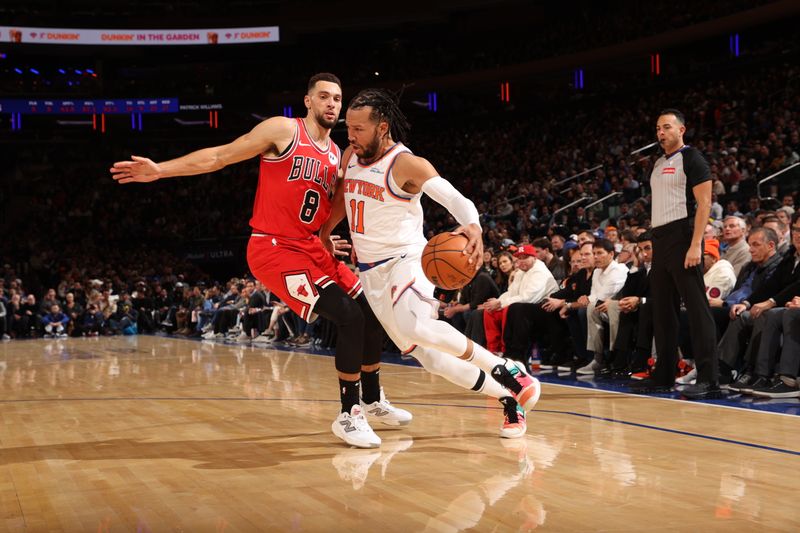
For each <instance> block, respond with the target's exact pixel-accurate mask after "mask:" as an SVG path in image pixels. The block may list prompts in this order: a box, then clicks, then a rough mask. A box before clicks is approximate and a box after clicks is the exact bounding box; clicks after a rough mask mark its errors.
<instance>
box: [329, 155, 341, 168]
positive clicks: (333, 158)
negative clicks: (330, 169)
mask: <svg viewBox="0 0 800 533" xmlns="http://www.w3.org/2000/svg"><path fill="white" fill-rule="evenodd" d="M328 161H330V162H331V165H336V164H338V163H339V158H338V157H336V154H334V153H333V152H328Z"/></svg>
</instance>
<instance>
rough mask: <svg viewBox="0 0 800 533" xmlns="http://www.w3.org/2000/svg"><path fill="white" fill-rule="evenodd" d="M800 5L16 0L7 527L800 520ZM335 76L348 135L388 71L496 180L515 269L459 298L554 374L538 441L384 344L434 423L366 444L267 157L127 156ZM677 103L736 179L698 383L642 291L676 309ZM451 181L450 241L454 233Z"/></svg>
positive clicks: (488, 194)
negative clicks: (672, 354)
mask: <svg viewBox="0 0 800 533" xmlns="http://www.w3.org/2000/svg"><path fill="white" fill-rule="evenodd" d="M799 23H800V2H797V1H796V0H753V1H744V0H727V1H724V2H723V1H719V0H710V1H707V2H689V1H687V0H675V1H673V2H635V1H628V0H622V1H616V2H591V1H588V0H581V1H565V2H545V1H541V0H531V1H523V0H518V1H491V0H442V1H440V2H417V1H413V0H412V1H409V2H405V3H362V2H341V1H329V2H321V1H316V0H315V1H288V0H264V1H261V0H228V1H221V0H220V1H200V0H198V1H189V0H185V1H184V0H178V1H174V2H167V1H162V0H128V1H125V2H121V1H118V0H113V1H108V2H89V1H83V0H77V1H69V2H66V3H59V2H55V1H53V0H42V1H40V0H28V1H25V2H21V1H15V0H11V1H5V2H2V3H1V4H0V162H1V164H0V206H1V207H0V334H1V335H2V344H0V421H1V422H2V424H0V531H69V532H71V531H98V532H106V531H109V532H110V531H216V532H222V531H225V532H232V531H377V530H379V529H382V530H385V531H403V532H406V531H438V532H456V531H481V532H483V531H486V532H501V531H503V532H504V531H514V532H516V531H531V530H534V529H537V530H542V531H664V532H666V531H670V532H672V531H744V530H747V529H752V530H757V531H797V530H799V529H800V510H798V506H797V491H798V490H800V481H798V478H797V476H796V475H795V474H794V472H796V471H797V468H798V466H799V465H800V463H798V461H800V444H798V440H797V435H798V434H800V418H798V416H800V382H798V374H800V310H798V309H800V266H798V265H799V263H800V215H798V214H797V212H796V210H798V209H800V198H798V189H799V188H800V24H799ZM318 72H331V73H334V74H336V76H338V77H339V78H340V79H341V82H342V86H341V89H342V93H343V98H342V103H343V106H342V112H341V114H340V115H339V117H338V122H337V123H336V125H335V126H334V127H333V129H332V130H331V139H332V141H333V142H335V143H336V144H337V145H338V146H339V148H341V150H342V151H344V149H345V148H347V146H348V144H349V140H348V130H347V126H346V124H345V114H346V109H347V104H348V102H349V101H350V99H351V98H352V97H353V96H355V95H356V94H357V93H358V92H359V91H361V90H362V89H365V88H371V87H377V88H382V89H386V90H388V91H389V92H390V93H391V94H392V95H393V97H394V98H395V99H396V101H397V102H398V104H399V107H400V109H401V110H402V111H403V113H405V115H406V117H407V118H408V121H409V122H410V123H411V129H410V133H409V139H408V142H407V143H406V144H407V146H408V147H409V148H410V149H411V150H412V151H413V152H414V153H415V154H417V155H419V156H421V157H424V158H426V159H427V160H429V161H430V162H431V163H432V164H433V165H434V166H435V168H436V170H437V171H438V173H439V174H440V175H441V176H442V177H444V178H446V179H447V180H449V181H450V182H451V183H452V184H453V185H454V186H455V187H456V189H458V190H459V191H460V192H461V193H462V194H463V195H464V196H465V197H466V198H468V199H469V200H471V201H472V202H473V203H474V204H475V206H476V208H477V210H478V212H479V214H480V221H481V227H482V230H483V246H484V250H485V253H484V261H485V263H484V266H483V268H482V269H481V271H480V273H479V274H478V276H477V277H476V278H475V279H474V281H473V282H472V283H470V284H469V285H467V286H466V287H465V288H464V289H462V290H456V291H444V290H437V291H436V293H435V297H436V298H438V300H439V302H440V307H439V320H442V321H445V322H448V323H449V324H451V325H452V326H453V328H455V329H454V330H453V331H454V333H453V334H454V335H455V334H457V333H456V332H455V330H458V331H459V332H461V333H463V334H465V335H466V336H467V337H468V338H469V339H470V340H471V341H472V342H475V343H477V344H480V345H484V346H486V347H487V348H488V349H489V350H490V351H491V352H495V353H496V354H499V355H501V356H505V357H506V358H509V359H513V360H516V361H518V362H519V364H520V365H521V367H524V368H525V369H526V370H527V371H529V372H530V373H531V374H532V375H534V376H536V377H537V378H538V379H539V381H540V382H541V384H542V387H541V398H540V400H539V403H538V404H537V406H536V408H535V409H534V410H533V411H530V412H529V413H528V414H527V430H526V433H524V434H523V435H522V437H521V438H500V437H498V428H499V427H500V426H501V425H503V424H506V425H507V424H509V420H508V418H507V417H508V413H507V412H506V414H505V416H506V418H505V420H504V419H503V417H504V410H503V406H502V405H500V404H498V403H497V401H496V400H495V399H494V398H489V397H487V396H484V395H481V394H479V393H476V392H473V391H470V390H468V388H467V390H465V389H463V388H460V387H457V386H456V385H453V384H452V383H451V382H450V381H448V380H446V379H443V378H442V377H441V375H437V374H436V372H434V373H429V372H427V371H426V370H424V369H422V368H421V367H420V365H419V363H418V362H417V361H416V360H415V359H414V358H413V357H412V356H411V355H407V354H403V353H401V351H400V350H399V349H398V348H397V346H395V344H393V343H392V342H391V340H390V339H389V338H388V337H387V338H386V339H385V341H384V344H383V359H382V361H383V367H382V370H381V376H382V381H381V383H382V384H383V386H384V389H385V393H386V396H387V397H388V398H389V399H390V400H391V402H392V404H393V405H396V406H398V407H402V408H403V409H406V410H408V411H410V412H412V413H413V415H414V419H413V423H412V424H411V425H409V426H401V427H391V426H383V425H381V424H379V423H378V422H374V423H373V428H374V429H375V430H376V433H377V434H378V435H380V436H381V439H382V441H383V442H382V445H381V446H380V447H379V448H373V449H359V448H350V447H348V446H347V445H346V444H345V443H343V442H342V441H340V440H338V439H336V438H334V437H333V436H332V435H331V431H330V429H329V428H330V426H329V424H330V422H331V420H332V419H333V418H334V417H335V416H336V413H337V409H338V402H339V399H338V398H337V396H336V394H335V390H336V378H335V373H336V372H335V368H334V352H335V348H336V346H337V343H339V344H340V345H341V343H340V342H339V341H340V338H339V337H340V336H339V335H338V333H337V326H336V324H334V323H333V322H331V321H329V320H326V319H324V318H320V319H318V320H317V321H315V322H312V323H310V324H309V323H307V322H306V321H304V320H303V319H302V318H301V317H300V316H298V315H297V314H296V313H295V312H294V311H292V310H291V309H289V308H288V307H287V306H286V305H285V304H284V302H281V301H280V300H279V299H278V298H277V297H276V296H275V295H273V294H272V293H271V291H270V290H269V287H267V288H265V287H264V286H263V285H262V284H261V283H260V282H259V281H258V280H257V279H255V277H254V276H253V274H252V273H251V272H250V270H249V267H248V262H247V246H248V240H249V239H250V235H251V232H252V229H251V227H250V225H249V221H250V217H251V215H252V211H253V202H254V198H255V197H256V187H257V185H258V182H259V159H260V157H255V158H253V159H250V160H245V161H242V162H240V163H237V164H234V165H230V166H227V167H225V168H223V169H221V170H218V171H216V172H212V173H202V174H198V175H194V176H183V177H175V178H170V179H162V180H158V181H156V182H153V183H147V184H143V183H132V184H125V185H122V184H119V183H117V182H116V181H115V180H114V179H113V177H112V174H111V172H110V168H111V167H112V165H113V164H114V163H115V162H119V161H128V160H130V158H131V156H143V157H147V158H150V159H152V160H153V161H155V162H163V161H166V160H170V159H174V158H177V157H180V156H182V155H185V154H187V153H189V152H192V151H195V150H199V149H202V148H206V147H211V146H218V145H224V144H227V143H230V142H231V141H233V140H234V139H236V138H237V137H239V136H241V135H243V134H245V133H247V132H248V131H250V130H251V129H252V128H254V127H256V126H257V125H258V124H259V123H261V122H262V121H264V120H265V119H267V118H269V117H273V116H284V117H291V118H298V117H305V116H306V109H305V105H304V96H305V95H306V93H307V91H306V89H307V86H308V80H309V78H310V77H311V76H312V75H313V74H315V73H318ZM665 109H677V110H680V111H681V112H682V113H683V115H684V116H685V128H686V130H685V134H684V137H683V140H684V142H685V143H686V144H687V145H690V146H692V147H694V148H696V149H697V150H698V151H699V153H701V154H702V156H703V159H704V160H705V161H706V162H707V167H708V168H707V173H706V174H707V176H706V177H709V178H710V180H711V183H712V185H711V189H712V197H711V209H710V215H709V218H708V221H707V222H708V223H707V225H706V227H705V232H704V234H703V241H704V242H703V256H702V259H701V263H700V268H701V269H702V271H703V276H704V282H705V288H706V294H707V298H708V300H709V305H710V311H711V315H712V317H713V319H714V326H715V327H714V332H713V335H714V336H715V340H716V346H717V347H716V353H714V354H710V353H703V354H699V353H693V351H694V343H693V342H692V337H693V335H694V334H695V333H696V332H695V330H696V325H695V324H692V323H691V322H692V321H691V320H689V319H688V318H687V317H688V316H689V315H690V314H691V313H688V312H687V310H686V302H683V309H682V311H681V315H680V316H681V319H680V321H679V322H680V323H679V324H676V327H675V328H674V330H675V331H674V335H673V337H674V336H677V343H678V346H679V359H678V364H677V365H676V367H675V369H674V372H675V383H674V384H673V383H672V382H671V378H670V383H669V385H668V386H665V385H664V384H663V383H661V384H655V382H654V381H653V379H654V377H653V376H655V375H656V374H655V365H656V361H657V359H658V356H659V354H658V353H657V352H658V350H657V348H656V346H655V344H654V342H653V320H652V318H650V319H647V317H648V316H651V313H652V311H646V310H647V309H650V308H649V307H646V303H647V302H648V301H649V302H650V305H651V306H659V305H661V306H669V305H671V303H670V302H663V301H658V300H657V299H656V300H655V301H654V300H653V298H652V297H651V293H650V292H649V291H650V290H651V288H650V287H647V284H646V283H645V285H641V284H640V285H636V283H634V282H633V281H631V283H627V284H625V285H624V286H623V284H624V283H625V281H626V279H628V280H633V278H634V277H635V274H636V273H637V272H638V273H639V274H641V276H640V277H641V279H642V280H645V279H646V278H647V276H648V275H649V272H650V265H651V263H650V262H651V258H652V253H650V251H649V250H651V249H652V248H651V244H652V243H651V241H652V240H653V237H652V235H654V234H653V233H651V230H652V229H654V228H652V227H651V226H652V223H651V221H652V218H653V217H652V213H653V209H654V203H655V202H653V186H652V183H651V174H653V169H654V168H660V167H654V165H656V162H657V160H658V159H659V158H660V157H662V156H663V155H664V150H662V149H661V146H659V142H658V141H659V138H658V137H657V133H656V125H657V122H658V121H659V117H660V115H661V111H662V110H665ZM668 116H672V115H669V114H668ZM679 147H680V145H679ZM672 155H673V154H667V156H669V157H667V158H666V159H670V158H671V157H672ZM662 160H663V159H662ZM665 170H670V169H665ZM671 171H672V172H674V171H675V170H674V168H673V169H671ZM687 187H688V186H687ZM686 190H687V191H688V190H689V188H687V189H686ZM692 203H693V202H692ZM422 205H423V207H424V212H425V221H424V232H425V237H426V238H431V237H433V236H434V235H436V234H438V233H441V232H444V231H450V230H453V229H454V228H456V227H457V226H458V222H456V219H455V218H454V217H453V215H451V214H450V213H449V212H448V211H447V210H446V209H445V208H444V207H442V206H440V205H439V204H437V203H436V202H434V201H432V200H431V199H430V198H428V197H427V196H425V197H423V199H422ZM655 229H656V230H657V229H658V228H655ZM337 233H339V234H340V235H342V236H343V237H346V238H348V239H349V225H348V223H347V220H345V221H343V222H342V223H341V224H340V225H339V226H338V227H337ZM655 235H656V237H657V235H658V232H657V231H656V232H655ZM586 242H590V243H591V242H594V245H592V246H584V244H585V243H586ZM655 242H656V244H657V243H658V240H656V241H655ZM606 246H607V248H604V247H606ZM654 253H655V254H656V258H657V259H658V257H659V256H658V253H659V249H658V246H656V247H655V250H654ZM609 254H610V256H609ZM530 255H534V256H535V257H536V261H537V262H543V263H544V265H545V266H546V267H547V268H546V269H542V270H541V271H539V270H536V269H531V270H530V271H528V270H527V268H526V267H525V266H523V265H521V264H520V263H521V262H523V261H525V260H526V257H529V256H530ZM662 257H663V256H662ZM681 257H682V256H681ZM342 259H343V260H344V261H345V263H346V264H347V265H348V266H349V267H350V268H351V269H354V270H355V269H356V264H354V263H353V262H352V259H351V258H350V257H344V256H343V257H342ZM607 261H611V262H612V263H613V265H612V266H611V270H613V269H614V268H616V267H619V268H621V269H624V270H623V274H622V276H621V278H619V279H618V280H617V284H616V285H615V286H614V287H613V289H612V288H610V287H611V285H613V282H612V280H610V277H611V276H612V275H611V274H610V272H611V270H607V267H606V265H608V264H609V263H608V262H607ZM362 267H363V265H362ZM534 270H536V272H540V274H537V275H545V274H541V272H545V273H546V272H548V271H549V272H550V274H547V276H548V279H549V277H550V276H552V278H553V280H554V284H555V285H558V290H556V291H548V292H547V294H537V295H536V296H535V297H534V296H532V294H533V293H532V292H531V291H528V292H526V290H527V289H524V288H521V287H523V286H524V285H526V284H527V283H531V284H534V283H535V281H530V280H533V277H532V276H533V274H534ZM626 276H627V277H626ZM520 280H524V281H520ZM389 290H390V287H387V291H389ZM392 290H393V288H392ZM498 295H500V296H499V301H504V302H506V303H504V304H503V307H504V308H506V309H507V311H503V312H500V311H490V310H489V309H484V304H485V303H486V302H487V301H489V302H492V301H493V299H494V298H498ZM509 297H511V298H513V299H512V301H513V302H514V303H513V304H509V303H508V299H507V298H509ZM504 298H505V300H504ZM626 298H628V299H631V298H632V299H633V301H635V305H634V310H633V311H632V312H630V313H629V312H626V311H623V312H622V314H620V313H616V314H614V313H611V312H606V313H604V312H603V311H604V310H605V309H604V308H603V309H601V310H599V311H597V310H596V309H597V308H598V307H600V306H601V305H607V304H608V302H613V304H614V305H613V306H612V307H614V306H616V307H615V308H616V309H621V308H623V307H624V304H623V303H621V302H624V301H626V300H625V299H626ZM604 301H605V302H604ZM618 302H619V303H618ZM703 303H704V302H703ZM55 306H58V307H55ZM526 306H527V307H526ZM689 311H691V310H689ZM648 313H650V314H648ZM501 315H502V316H501ZM692 316H694V315H692ZM620 317H622V318H620ZM379 318H380V317H379ZM617 324H619V327H617ZM656 327H661V325H660V324H656ZM593 343H594V344H593ZM441 355H442V357H452V356H451V355H447V354H443V353H442V354H441ZM712 359H713V360H716V361H718V366H719V372H718V374H719V376H718V382H719V387H720V390H719V391H718V390H716V388H715V387H716V384H712V385H713V390H712V392H713V394H706V393H707V392H708V391H704V392H702V394H701V395H700V400H699V401H695V400H696V399H697V396H696V395H694V392H693V391H695V390H696V387H697V385H698V384H697V380H698V369H696V367H697V368H702V365H703V364H709V363H708V362H709V361H711V360H712ZM696 361H705V363H701V364H700V366H699V367H698V365H696ZM662 364H663V363H662ZM667 372H668V373H669V372H671V369H668V371H667ZM661 375H663V372H662V373H661ZM702 376H703V373H702V372H700V377H701V378H702ZM487 379H489V378H487ZM701 381H702V379H701ZM637 382H644V383H645V384H646V385H647V384H653V386H652V387H650V386H644V387H643V386H641V384H640V385H637ZM637 387H638V390H637ZM687 387H689V388H688V389H687ZM692 387H695V388H692ZM478 388H479V387H477V386H476V390H478ZM684 391H685V392H687V394H683V392H684ZM642 393H644V394H642ZM387 405H388V403H387ZM523 424H524V422H523ZM386 428H388V429H386Z"/></svg>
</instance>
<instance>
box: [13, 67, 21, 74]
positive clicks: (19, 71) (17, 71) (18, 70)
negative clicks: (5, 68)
mask: <svg viewBox="0 0 800 533" xmlns="http://www.w3.org/2000/svg"><path fill="white" fill-rule="evenodd" d="M14 72H16V73H17V74H22V70H20V69H18V68H16V67H15V68H14Z"/></svg>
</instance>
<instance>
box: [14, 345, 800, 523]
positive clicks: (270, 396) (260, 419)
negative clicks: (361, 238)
mask: <svg viewBox="0 0 800 533" xmlns="http://www.w3.org/2000/svg"><path fill="white" fill-rule="evenodd" d="M382 380H383V383H384V386H385V388H386V391H387V393H388V395H389V397H390V399H392V400H393V401H394V402H395V403H397V404H401V405H402V406H403V407H405V408H407V409H409V410H410V411H412V412H413V413H414V416H415V419H414V421H413V423H412V424H411V425H410V426H408V427H406V428H402V429H390V428H386V429H384V428H377V429H379V432H380V435H381V437H382V438H383V446H382V447H381V448H380V449H378V450H356V449H348V448H347V447H346V446H345V445H344V444H343V443H341V442H340V441H338V440H336V439H335V438H334V437H333V435H332V434H331V432H330V423H331V421H332V420H333V418H334V417H335V416H336V412H337V407H338V397H337V392H336V389H337V386H336V380H335V374H334V368H333V359H332V358H330V357H324V356H319V355H309V354H302V353H293V352H286V351H278V350H270V349H257V348H251V347H244V346H233V345H220V344H216V345H215V344H212V343H200V342H195V341H190V340H179V339H171V338H164V337H148V336H141V337H115V338H99V339H68V340H58V341H50V340H36V341H20V342H6V343H3V344H2V345H0V405H2V411H1V413H2V433H0V512H2V518H0V531H92V532H94V531H99V532H104V531H193V532H194V531H213V532H223V531H224V532H233V531H358V532H360V531H365V532H375V531H380V532H393V531H397V532H408V531H437V532H456V531H491V532H501V531H531V530H534V529H536V530H541V531H664V532H667V531H670V532H671V531H744V530H747V529H750V530H754V531H797V530H798V529H800V506H799V505H798V494H799V493H798V490H799V489H800V476H798V474H797V472H798V467H800V439H798V436H800V418H799V417H797V416H786V415H778V414H771V413H761V412H753V411H746V410H739V409H728V408H722V407H717V406H710V405H703V404H693V403H689V402H683V401H675V400H663V399H657V398H647V397H634V396H629V395H625V394H614V393H608V392H603V391H598V390H590V389H579V388H568V387H559V386H554V385H545V386H544V393H543V394H542V399H541V401H540V402H539V405H538V406H537V411H536V412H534V413H532V414H531V415H530V418H529V429H528V435H527V437H526V438H525V439H520V440H501V439H499V438H498V437H497V429H498V426H499V423H500V417H501V411H500V410H499V409H498V408H497V403H496V402H495V401H494V400H487V399H485V398H483V397H482V396H479V395H477V394H474V393H468V392H464V391H461V390H459V389H456V388H454V386H452V385H450V384H449V383H447V382H445V381H444V380H442V379H440V378H436V377H433V376H430V375H428V374H427V373H425V371H424V370H422V369H419V368H415V367H407V366H396V365H387V366H385V367H384V369H383V371H382Z"/></svg>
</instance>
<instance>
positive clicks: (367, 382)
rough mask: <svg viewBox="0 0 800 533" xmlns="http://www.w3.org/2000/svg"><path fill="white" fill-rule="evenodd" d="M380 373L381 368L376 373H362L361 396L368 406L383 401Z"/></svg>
mask: <svg viewBox="0 0 800 533" xmlns="http://www.w3.org/2000/svg"><path fill="white" fill-rule="evenodd" d="M380 373H381V369H380V368H379V369H378V370H376V371H374V372H364V371H363V370H362V371H361V395H362V397H363V398H364V403H365V404H367V405H369V404H371V403H372V402H377V401H378V400H380V399H381V382H380Z"/></svg>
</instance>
